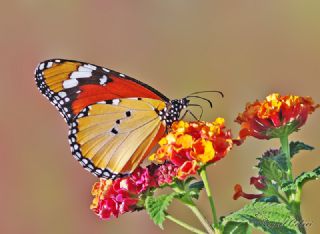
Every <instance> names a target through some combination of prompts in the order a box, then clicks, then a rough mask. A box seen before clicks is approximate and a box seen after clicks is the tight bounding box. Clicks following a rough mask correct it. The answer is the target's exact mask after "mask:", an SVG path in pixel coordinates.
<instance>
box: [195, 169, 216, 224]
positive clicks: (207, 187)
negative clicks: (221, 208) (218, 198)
mask: <svg viewBox="0 0 320 234" xmlns="http://www.w3.org/2000/svg"><path fill="white" fill-rule="evenodd" d="M200 176H201V179H202V181H203V184H204V188H205V190H206V193H207V197H208V199H209V203H210V207H211V212H212V219H213V226H214V227H215V228H217V229H220V227H219V221H218V217H217V212H216V208H215V205H214V199H213V196H212V193H211V189H210V185H209V182H208V176H207V171H206V167H203V168H202V169H201V170H200Z"/></svg>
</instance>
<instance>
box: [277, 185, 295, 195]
mask: <svg viewBox="0 0 320 234" xmlns="http://www.w3.org/2000/svg"><path fill="white" fill-rule="evenodd" d="M281 190H282V191H283V192H284V193H285V194H287V196H290V194H292V193H295V192H296V191H297V186H296V184H295V183H293V182H291V181H288V182H285V183H283V184H282V185H281Z"/></svg>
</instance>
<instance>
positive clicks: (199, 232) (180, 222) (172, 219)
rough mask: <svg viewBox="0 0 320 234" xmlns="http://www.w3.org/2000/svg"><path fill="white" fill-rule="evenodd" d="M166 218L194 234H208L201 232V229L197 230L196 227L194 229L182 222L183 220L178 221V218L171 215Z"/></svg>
mask: <svg viewBox="0 0 320 234" xmlns="http://www.w3.org/2000/svg"><path fill="white" fill-rule="evenodd" d="M166 218H167V219H169V220H171V221H172V222H174V223H176V224H178V225H180V226H181V227H183V228H185V229H187V230H189V231H191V232H193V233H197V234H206V233H205V232H203V231H201V230H199V229H197V228H195V227H192V226H191V225H189V224H187V223H185V222H183V221H181V220H179V219H176V218H174V217H172V216H171V215H169V214H166Z"/></svg>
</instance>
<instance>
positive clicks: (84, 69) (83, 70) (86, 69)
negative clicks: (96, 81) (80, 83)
mask: <svg viewBox="0 0 320 234" xmlns="http://www.w3.org/2000/svg"><path fill="white" fill-rule="evenodd" d="M78 71H79V72H91V71H92V69H90V68H88V67H84V66H80V67H79V68H78Z"/></svg>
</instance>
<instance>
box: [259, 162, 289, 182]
mask: <svg viewBox="0 0 320 234" xmlns="http://www.w3.org/2000/svg"><path fill="white" fill-rule="evenodd" d="M258 166H259V174H260V175H262V176H264V177H265V178H266V179H267V180H269V181H272V180H273V181H275V182H277V183H278V184H281V183H282V181H283V180H284V179H285V178H286V174H285V172H284V171H283V170H282V168H281V167H280V165H279V164H278V163H277V162H276V161H275V160H273V159H272V158H266V159H262V160H261V161H260V163H259V165H258Z"/></svg>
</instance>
